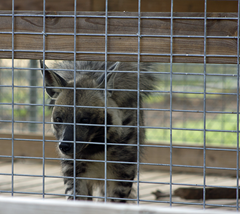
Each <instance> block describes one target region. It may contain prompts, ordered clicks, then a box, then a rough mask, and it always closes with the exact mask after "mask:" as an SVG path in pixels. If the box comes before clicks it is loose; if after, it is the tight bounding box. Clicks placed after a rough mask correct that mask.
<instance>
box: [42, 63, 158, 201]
mask: <svg viewBox="0 0 240 214" xmlns="http://www.w3.org/2000/svg"><path fill="white" fill-rule="evenodd" d="M58 66H59V68H61V69H62V71H52V70H50V69H49V68H47V67H46V66H45V71H44V72H43V69H42V72H43V73H44V78H45V84H46V92H47V93H48V95H49V96H50V97H51V98H52V99H53V100H54V102H55V104H56V106H54V107H53V110H52V122H54V123H53V125H52V127H53V132H54V134H55V136H56V138H57V139H58V141H59V145H58V149H59V153H60V156H61V157H62V158H63V160H62V162H61V164H62V172H63V175H64V176H65V177H66V178H64V184H65V194H66V195H67V199H74V198H76V199H79V200H91V196H92V194H93V188H94V187H95V186H98V187H100V192H101V194H102V195H104V194H107V197H108V198H110V201H113V202H126V199H127V198H132V197H133V195H134V194H133V192H134V191H133V188H132V186H133V182H132V181H133V180H134V178H135V176H136V171H137V160H138V154H139V157H140V156H141V153H142V150H141V149H139V146H137V142H139V143H140V144H142V143H143V141H144V137H145V134H144V129H142V128H137V127H138V125H139V126H143V125H144V121H143V112H142V111H141V110H140V111H137V106H138V105H139V107H140V108H141V107H142V99H143V96H144V95H147V94H148V92H146V91H145V92H140V90H152V89H154V88H155V86H156V77H155V75H154V74H153V72H149V73H148V72H147V71H149V70H153V67H152V66H150V65H146V64H140V70H141V71H144V72H142V73H140V75H138V73H137V70H138V69H137V68H138V67H137V66H138V65H137V63H121V62H116V63H108V64H107V66H106V67H107V72H106V73H105V72H104V70H105V63H104V62H92V61H82V62H76V63H75V66H74V63H73V62H67V61H63V62H61V63H58ZM41 67H42V68H43V64H42V61H41ZM74 67H75V69H77V70H81V71H77V72H76V74H75V75H74V72H73V69H74ZM63 69H64V70H65V69H66V70H68V69H69V70H71V71H63ZM101 70H102V72H101ZM124 71H125V72H124ZM105 75H106V77H105ZM74 77H75V78H74ZM138 82H139V84H138ZM74 87H75V89H74ZM106 87H107V90H106ZM65 88H66V89H65ZM105 96H106V99H105ZM74 104H75V107H74ZM64 105H66V106H64ZM106 107H107V108H106ZM105 126H106V127H105ZM139 150H140V152H139ZM105 152H106V153H107V154H106V156H105ZM74 158H75V160H76V161H74V160H73V159H74ZM105 159H107V161H109V162H107V165H105V163H104V160H105ZM89 160H91V161H89ZM96 160H100V161H99V162H94V161H96ZM105 166H106V172H107V173H106V172H105ZM105 174H106V175H107V179H111V181H107V188H106V189H107V193H105V192H104V190H105V185H104V184H105V182H104V180H103V179H104V178H105ZM74 177H75V179H74ZM81 177H84V179H81ZM86 178H91V179H89V180H88V179H86ZM94 178H95V179H98V180H93V179H94ZM99 178H100V179H99ZM101 179H102V180H101ZM112 179H116V180H117V181H114V180H112Z"/></svg>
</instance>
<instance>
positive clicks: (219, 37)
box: [0, 0, 239, 210]
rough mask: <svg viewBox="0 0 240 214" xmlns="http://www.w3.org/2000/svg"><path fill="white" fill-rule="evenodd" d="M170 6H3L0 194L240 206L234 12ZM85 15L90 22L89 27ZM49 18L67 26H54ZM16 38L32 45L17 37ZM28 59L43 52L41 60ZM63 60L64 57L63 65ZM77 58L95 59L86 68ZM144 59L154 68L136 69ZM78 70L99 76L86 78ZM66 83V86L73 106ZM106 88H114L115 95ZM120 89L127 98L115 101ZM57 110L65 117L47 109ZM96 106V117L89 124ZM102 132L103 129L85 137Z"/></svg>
mask: <svg viewBox="0 0 240 214" xmlns="http://www.w3.org/2000/svg"><path fill="white" fill-rule="evenodd" d="M174 2H175V1H174V0H171V4H170V10H169V11H170V12H169V13H161V14H160V13H159V14H156V13H147V14H146V13H145V14H144V13H142V10H144V11H145V9H142V4H143V3H142V2H141V0H138V1H136V3H137V4H136V8H135V11H137V12H136V13H133V12H129V13H128V12H118V13H113V12H112V11H109V10H108V8H109V1H107V0H106V1H105V2H104V8H105V9H104V11H103V12H101V13H100V12H99V13H78V12H77V1H76V0H74V7H73V8H74V9H73V13H72V14H70V13H69V14H68V13H63V12H62V13H59V14H48V13H47V12H46V10H45V4H46V2H45V0H43V12H41V13H30V12H22V13H21V12H18V11H15V10H14V0H13V1H12V5H13V8H12V11H11V13H9V12H8V13H6V12H3V11H1V14H0V17H1V18H2V19H4V20H5V19H6V20H8V22H6V23H8V24H9V26H10V25H11V26H10V27H8V28H7V27H6V29H11V31H9V30H5V29H4V28H3V29H2V30H0V34H1V35H2V38H4V37H8V38H11V47H12V48H11V49H8V48H6V47H5V46H4V45H2V46H0V52H1V53H0V55H1V58H3V59H1V61H0V93H1V96H0V122H1V123H0V142H1V145H2V151H0V161H1V166H0V169H1V171H0V194H1V195H8V196H9V195H12V196H25V195H28V196H29V195H30V196H32V197H34V196H36V197H43V198H53V197H57V198H65V197H66V196H67V197H69V198H71V199H74V200H75V199H86V200H90V199H94V200H102V201H120V202H125V200H126V201H127V202H136V203H138V204H144V203H152V204H156V205H168V206H187V205H190V206H196V207H201V208H216V207H221V208H222V209H223V208H226V209H235V210H238V209H239V203H238V199H239V193H238V190H239V177H238V176H239V12H238V13H234V14H233V13H231V14H230V13H228V14H224V15H221V14H213V13H208V10H207V8H208V5H209V4H210V2H211V1H210V0H205V1H203V5H204V7H203V8H204V9H203V11H202V13H201V14H199V13H182V14H180V13H175V12H174ZM237 5H238V8H239V2H238V1H237ZM116 10H117V9H116ZM238 11H239V10H238ZM18 18H21V20H25V19H26V20H28V21H27V22H29V23H32V21H34V22H36V23H40V24H39V26H40V27H39V26H37V27H38V28H36V29H35V28H32V27H29V26H27V25H26V24H22V22H21V21H19V20H20V19H18ZM55 19H58V21H56V20H55ZM9 20H10V23H9ZM29 20H31V21H29ZM49 20H50V22H49ZM54 20H55V21H54ZM59 20H60V21H59ZM69 20H71V21H69ZM86 20H91V21H90V23H91V24H92V23H94V24H93V26H91V25H86V26H85V25H84V24H85V22H88V21H86ZM221 21H223V22H221ZM55 23H63V24H62V25H60V26H65V28H62V29H57V30H55V29H54V26H55V25H54V24H55ZM68 23H71V26H70V27H69V26H68V25H67V24H68ZM160 23H164V24H165V25H160ZM179 23H180V24H182V25H181V26H184V25H186V26H187V27H186V28H180V27H179V26H180V25H179ZM199 23H200V24H199ZM215 23H223V24H219V26H220V27H222V28H220V29H217V27H219V26H217V27H214V24H215ZM123 24H126V25H127V27H126V29H130V30H126V29H125V28H124V29H122V28H121V26H122V25H123ZM128 24H129V25H128ZM227 24H229V25H227ZM20 26H21V27H20ZM22 26H24V27H22ZM34 26H35V25H34ZM89 26H90V27H89ZM96 26H97V27H96ZM148 26H149V27H148ZM166 26H167V27H166ZM196 26H197V27H196ZM229 26H233V29H234V30H235V31H234V33H233V34H229V32H230V30H228V29H227V30H226V28H228V27H229ZM195 28H198V29H200V30H199V32H198V31H197V30H195ZM229 28H230V27H229ZM66 29H67V30H66ZM191 29H192V31H191ZM216 29H217V30H216ZM231 29H232V28H231ZM21 37H22V38H29V43H28V41H25V40H24V39H23V41H25V42H22V43H21V42H19V41H21V39H20V38H21ZM31 37H32V38H34V39H33V40H36V41H38V42H37V43H36V46H33V45H32V43H31V42H32V41H31ZM39 41H40V42H39ZM129 41H130V43H128V42H129ZM125 43H126V44H127V45H126V44H125ZM188 43H189V44H188ZM91 45H92V46H91ZM148 45H149V46H148ZM95 46H96V48H98V49H94V48H95ZM188 46H190V47H191V46H192V49H191V48H190V47H188ZM4 53H6V55H5V56H6V57H3V55H2V54H4ZM21 54H22V55H23V56H21ZM24 54H25V55H24ZM8 55H9V56H10V57H7V56H8ZM27 56H28V57H27ZM4 58H11V59H4ZM24 58H29V59H31V60H23V59H24ZM36 59H41V60H43V64H42V67H40V61H39V60H36ZM49 59H56V60H57V62H58V63H57V64H55V62H53V61H52V60H49ZM64 59H65V60H67V59H70V60H71V62H70V63H69V62H65V63H63V64H61V63H62V60H64ZM85 59H87V60H91V59H92V60H93V61H94V62H95V65H98V67H97V66H92V64H94V63H93V62H92V63H89V64H87V65H85V64H84V63H85V62H86V61H85ZM154 59H155V62H154ZM79 61H81V63H79ZM113 61H114V62H113ZM116 61H120V63H115V62H116ZM123 61H125V62H123ZM126 61H133V62H134V63H135V64H134V69H132V68H131V67H129V65H132V64H129V63H128V62H126ZM149 61H153V62H154V63H149ZM124 63H125V64H126V65H127V66H122V65H123V64H124ZM83 64H84V66H82V65H83ZM146 64H147V65H148V66H149V64H151V66H152V65H153V66H154V69H153V67H149V69H142V68H143V65H146ZM79 65H81V66H79ZM121 66H122V67H121ZM40 71H41V72H40ZM49 71H50V72H49ZM66 72H67V75H66ZM41 73H42V74H41ZM84 75H85V76H84ZM147 75H153V76H154V78H155V77H156V79H157V80H158V81H157V84H156V87H155V88H153V87H150V86H151V85H150V86H149V88H144V86H143V85H141V84H142V83H144V84H147V82H145V81H146V79H147V78H148V76H147ZM59 76H60V77H59ZM70 76H71V77H72V79H71V80H70ZM131 76H134V81H133V82H130V83H129V78H130V77H131ZM83 77H84V78H85V77H88V78H90V77H91V78H92V81H93V82H96V84H97V83H98V84H97V85H96V84H95V85H94V86H92V85H91V86H86V82H87V81H88V79H86V80H85V79H84V78H83ZM114 77H115V78H114ZM123 77H126V80H124V79H123ZM142 77H144V78H142ZM82 79H83V80H82ZM80 80H81V81H82V82H81V84H80V83H79V81H80ZM120 80H121V81H122V82H123V83H121V84H122V85H121V84H120V83H119V84H120V86H119V87H116V85H117V86H118V82H117V81H120ZM111 81H112V82H111ZM54 82H55V83H54ZM57 83H58V84H57ZM127 84H132V85H130V86H128V85H127ZM114 86H115V87H114ZM121 86H124V87H121ZM65 91H72V92H73V94H74V95H73V96H72V98H71V101H69V102H68V101H67V100H69V99H70V98H69V96H71V95H70V94H71V93H70V94H67V93H65ZM46 92H47V93H46ZM114 93H115V94H118V95H119V96H118V98H115V100H114V103H113V101H112V96H114ZM63 94H67V95H66V96H65V97H64V98H61V101H60V97H61V96H63ZM84 94H89V95H88V96H86V97H84ZM122 94H125V95H124V96H126V97H127V96H129V97H130V98H131V99H130V100H127V98H126V100H123V101H122V104H119V102H120V99H121V96H122ZM131 94H134V95H131ZM142 94H151V95H150V96H149V97H144V98H143V97H142ZM48 95H50V96H48ZM96 95H99V97H96V98H94V101H91V100H92V99H91V97H95V96H96ZM124 96H123V97H124ZM131 96H132V97H131ZM83 99H85V100H84V101H83ZM98 99H99V100H101V102H100V101H99V102H97V100H98ZM116 99H117V100H119V102H118V101H116ZM79 100H80V101H79ZM132 100H134V101H135V102H134V104H132ZM142 101H143V104H142V105H141V102H142ZM111 102H112V103H111ZM124 102H126V104H123V103H124ZM56 109H62V110H61V111H62V112H67V113H65V114H66V115H68V116H65V118H68V119H64V118H63V116H59V115H57V116H55V113H52V112H56ZM79 112H80V113H79ZM86 112H88V113H87V116H86V115H84V114H85V113H86ZM89 112H91V116H89V115H90V113H89ZM94 112H95V113H94ZM143 112H144V123H143V121H142V114H143ZM101 114H102V115H103V116H102V118H101V120H102V121H101V122H96V121H93V120H92V119H93V118H99V117H100V115H101ZM69 115H71V116H69ZM83 115H84V116H83ZM92 115H93V116H92ZM69 118H70V119H69ZM59 126H61V127H62V128H60V129H61V130H62V131H61V134H59V133H58V131H57V127H59ZM51 127H52V128H53V130H55V136H57V138H58V139H57V140H56V139H55V138H53V137H52V136H53V135H52V128H51ZM63 127H64V128H63ZM86 127H87V128H86ZM88 127H90V128H88ZM99 129H100V130H101V136H97V137H92V136H93V135H94V134H96V133H97V132H98V131H99ZM83 130H84V131H83ZM89 130H91V134H88V135H87V137H85V138H84V137H83V136H84V135H86V133H90V131H89ZM111 130H114V131H113V132H112V136H110V131H111ZM132 130H133V131H132ZM143 130H145V137H144V135H143ZM66 133H69V134H66ZM119 133H120V134H119ZM133 133H134V134H133ZM66 135H68V136H67V137H66ZM69 135H71V136H70V137H69ZM79 135H81V136H80V137H79ZM90 135H91V137H90ZM113 135H114V136H113ZM117 135H120V136H119V138H117V140H115V138H116V136H117ZM123 136H125V137H123ZM132 136H134V139H135V141H131V139H132ZM144 138H145V140H144V141H145V143H144V144H142V141H143V139H144ZM112 139H114V140H113V141H112ZM61 143H64V148H63V144H61ZM66 144H67V145H66ZM69 145H70V147H71V149H72V153H73V154H71V155H60V156H59V155H58V152H57V150H59V147H60V154H61V153H66V150H68V149H70V148H69ZM55 147H57V148H58V149H54V148H55ZM80 147H81V149H79V148H80ZM87 148H91V149H87ZM99 148H100V150H98V149H99ZM112 148H117V149H116V150H112ZM84 149H85V150H84ZM80 150H81V152H80ZM140 150H145V154H144V155H143V158H141V154H140ZM109 151H112V153H111V155H112V156H111V155H110V153H109ZM100 153H101V155H100ZM89 154H92V155H89ZM132 156H134V158H133V159H131V157H132ZM60 162H62V171H63V172H61V169H60ZM64 164H65V165H64ZM94 164H96V165H94ZM70 166H71V167H70ZM66 167H68V170H69V171H70V172H68V170H66ZM131 167H133V168H131ZM112 168H114V170H113V171H112ZM88 170H91V172H90V171H88ZM99 170H100V171H101V172H98V171H99ZM149 170H151V171H149ZM82 171H84V172H85V171H87V172H88V173H85V174H84V173H83V172H82ZM132 171H134V173H133V174H134V176H132V177H131V176H130V174H131V173H130V172H132ZM113 172H114V173H116V174H117V173H118V174H121V176H115V175H113V174H114V173H113ZM122 172H124V173H126V174H128V175H126V174H124V173H122ZM176 172H181V173H183V174H178V173H176ZM196 172H197V173H198V174H192V173H196ZM81 173H82V174H81ZM111 173H113V174H111ZM187 173H191V174H187ZM123 174H124V175H123ZM63 180H64V182H63ZM91 181H92V183H94V185H95V184H102V186H101V188H100V189H95V186H94V185H93V184H91ZM93 181H94V182H93ZM63 183H65V185H66V187H64V185H63ZM83 183H84V185H85V184H86V185H85V186H81V185H83ZM91 185H93V186H91ZM132 185H133V186H134V189H135V193H134V194H133V195H134V196H133V197H128V195H131V194H130V192H131V191H132V193H133V192H134V191H133V190H129V189H128V194H123V192H124V191H127V190H126V188H129V187H131V186H132ZM80 186H81V187H80ZM114 188H115V189H114ZM82 189H86V191H82ZM113 189H114V191H113ZM92 190H93V191H92ZM120 190H121V191H120ZM129 191H130V192H129ZM196 191H198V192H196ZM119 192H120V193H119ZM107 193H108V194H107Z"/></svg>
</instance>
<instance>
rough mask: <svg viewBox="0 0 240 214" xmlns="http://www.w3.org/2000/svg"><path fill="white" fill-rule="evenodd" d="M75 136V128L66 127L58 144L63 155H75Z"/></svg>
mask: <svg viewBox="0 0 240 214" xmlns="http://www.w3.org/2000/svg"><path fill="white" fill-rule="evenodd" d="M73 134H74V133H73V126H71V125H69V126H66V127H65V129H64V131H63V133H62V136H61V138H60V142H59V144H58V148H59V150H60V151H61V152H62V153H63V154H66V155H68V154H72V153H73V141H74V137H73Z"/></svg>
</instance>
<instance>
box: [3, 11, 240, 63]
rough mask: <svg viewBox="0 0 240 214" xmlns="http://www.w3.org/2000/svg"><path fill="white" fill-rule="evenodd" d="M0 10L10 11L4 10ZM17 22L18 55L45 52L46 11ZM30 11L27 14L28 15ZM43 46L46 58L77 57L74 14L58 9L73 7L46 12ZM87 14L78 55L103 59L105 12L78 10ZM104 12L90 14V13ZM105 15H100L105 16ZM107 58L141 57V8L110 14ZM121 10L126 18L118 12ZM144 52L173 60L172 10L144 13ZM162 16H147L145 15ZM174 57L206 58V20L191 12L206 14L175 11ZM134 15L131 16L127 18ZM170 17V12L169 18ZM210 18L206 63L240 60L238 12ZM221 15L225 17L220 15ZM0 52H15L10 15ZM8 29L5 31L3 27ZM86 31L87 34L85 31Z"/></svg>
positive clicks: (81, 21) (148, 56)
mask: <svg viewBox="0 0 240 214" xmlns="http://www.w3.org/2000/svg"><path fill="white" fill-rule="evenodd" d="M0 13H1V14H9V15H10V12H4V11H0ZM16 14H18V15H19V14H22V16H16V17H15V22H14V26H15V27H14V28H15V29H14V33H15V34H14V51H15V52H14V58H15V59H41V58H43V33H42V32H43V18H42V17H41V16H38V17H36V16H35V17H34V16H29V14H32V15H41V14H42V12H31V13H30V12H18V13H16ZM27 14H28V16H26V15H27ZM47 15H52V16H47V18H46V19H45V22H46V34H45V42H46V43H45V50H46V53H45V54H46V55H45V56H46V59H58V60H73V57H74V54H73V51H74V36H73V32H74V19H73V17H59V16H58V15H72V14H71V13H69V12H58V13H47ZM78 15H82V16H86V17H82V18H80V17H79V18H77V33H78V35H77V36H76V50H77V55H76V59H77V60H104V59H105V35H104V33H105V18H104V13H101V12H79V13H78ZM96 15H98V16H100V17H98V18H96V17H90V16H96ZM101 16H102V17H101ZM108 16H109V18H108V41H107V42H108V44H107V48H108V50H107V51H108V60H109V61H137V58H138V36H137V32H138V19H137V13H134V12H133V13H127V12H125V13H124V12H113V13H109V14H108ZM111 16H122V17H128V18H114V17H111ZM142 16H143V18H142V19H141V38H140V53H141V57H140V58H141V61H145V62H150V61H154V62H170V53H171V51H170V23H171V20H170V13H142ZM149 16H152V17H159V18H144V17H149ZM174 16H175V17H188V18H186V19H185V18H176V19H174V21H173V36H174V38H173V50H172V52H173V62H178V63H179V62H188V63H203V62H204V57H203V55H204V20H203V19H194V18H193V19H191V18H189V17H203V13H174ZM129 17H133V18H129ZM161 17H165V18H161ZM166 17H167V18H166ZM208 17H216V18H214V19H208V20H207V36H208V38H207V41H206V54H207V58H206V61H207V63H223V64H224V63H226V64H234V63H237V19H232V18H233V17H237V14H236V13H209V14H208ZM218 17H220V18H222V17H224V19H219V18H218ZM0 23H1V32H2V33H1V36H0V58H5V59H11V57H12V52H11V51H12V35H11V32H12V18H11V16H0ZM5 32H6V33H5ZM86 34H88V35H86Z"/></svg>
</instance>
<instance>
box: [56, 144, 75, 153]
mask: <svg viewBox="0 0 240 214" xmlns="http://www.w3.org/2000/svg"><path fill="white" fill-rule="evenodd" d="M59 149H60V150H61V152H62V153H64V154H68V153H72V143H64V142H59Z"/></svg>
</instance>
